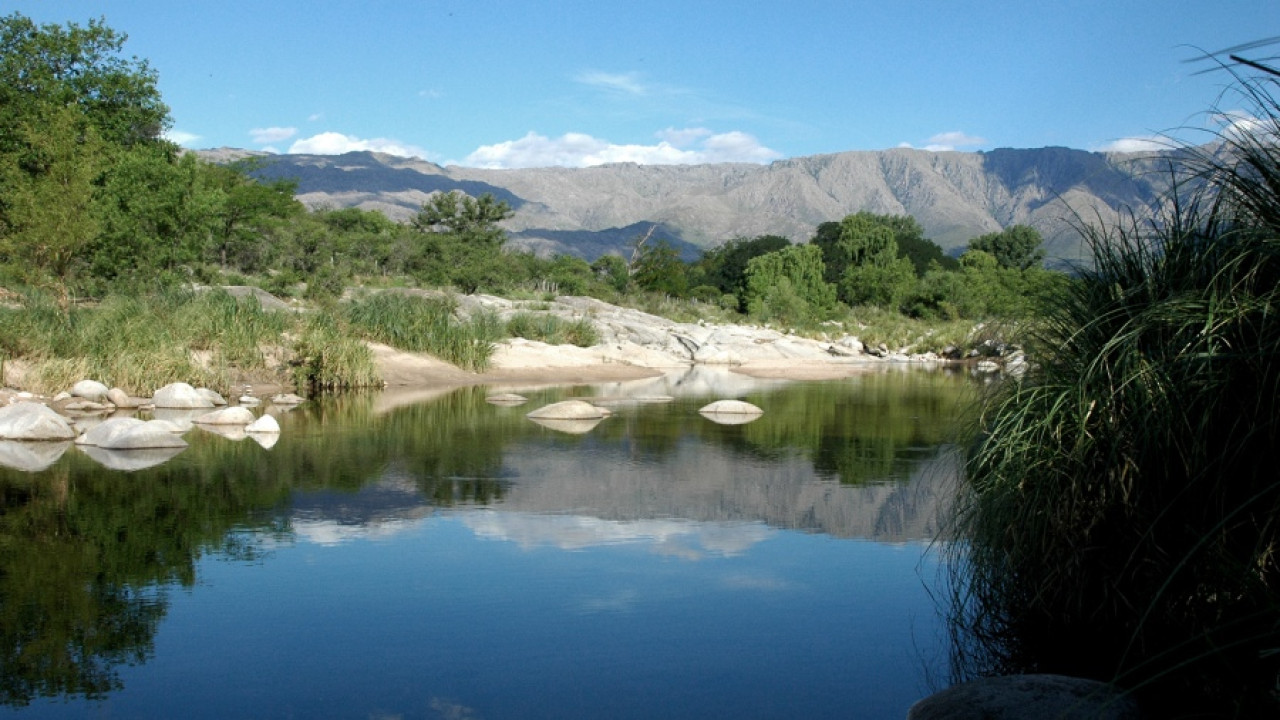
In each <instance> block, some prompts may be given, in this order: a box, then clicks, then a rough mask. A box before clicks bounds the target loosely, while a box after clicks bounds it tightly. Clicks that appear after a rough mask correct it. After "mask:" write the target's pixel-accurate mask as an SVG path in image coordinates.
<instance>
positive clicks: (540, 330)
mask: <svg viewBox="0 0 1280 720" xmlns="http://www.w3.org/2000/svg"><path fill="white" fill-rule="evenodd" d="M506 331H507V334H508V335H510V336H511V337H518V338H525V339H526V340H537V341H539V342H545V343H547V344H549V345H577V346H578V347H591V346H592V345H596V344H598V343H599V342H600V333H599V332H598V331H597V330H596V326H595V324H594V323H592V322H591V319H590V318H585V317H577V318H574V319H572V320H566V319H564V318H562V317H560V316H558V315H552V314H550V313H532V312H519V313H516V314H515V315H512V316H511V318H510V319H509V320H507V327H506Z"/></svg>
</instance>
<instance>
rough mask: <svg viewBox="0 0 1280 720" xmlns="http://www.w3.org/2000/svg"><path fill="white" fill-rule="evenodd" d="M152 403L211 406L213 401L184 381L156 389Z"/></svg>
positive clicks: (185, 407) (180, 407)
mask: <svg viewBox="0 0 1280 720" xmlns="http://www.w3.org/2000/svg"><path fill="white" fill-rule="evenodd" d="M151 404H153V405H155V406H156V407H158V408H175V409H190V408H211V407H213V402H212V401H210V400H209V398H207V397H205V396H204V395H202V394H200V392H199V391H198V390H196V389H195V388H193V387H191V386H190V385H188V384H186V383H184V382H177V383H171V384H169V385H165V386H164V387H162V388H160V389H159V390H157V391H156V394H155V395H153V396H152V398H151Z"/></svg>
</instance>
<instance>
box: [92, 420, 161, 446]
mask: <svg viewBox="0 0 1280 720" xmlns="http://www.w3.org/2000/svg"><path fill="white" fill-rule="evenodd" d="M145 424H146V421H145V420H140V419H138V418H132V417H116V418H107V419H106V420H103V421H102V422H100V423H98V424H97V425H94V426H93V427H91V428H89V429H88V430H85V431H84V433H83V434H82V435H81V436H80V437H78V438H76V444H77V445H101V444H102V443H104V442H109V441H110V440H111V439H112V438H114V437H116V436H117V435H123V434H124V433H126V432H128V431H130V430H132V429H134V428H137V427H141V426H143V425H145Z"/></svg>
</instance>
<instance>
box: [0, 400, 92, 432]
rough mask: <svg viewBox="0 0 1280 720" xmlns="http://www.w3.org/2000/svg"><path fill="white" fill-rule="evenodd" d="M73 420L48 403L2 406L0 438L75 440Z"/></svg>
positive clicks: (0, 411) (0, 410) (0, 412)
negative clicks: (50, 406)
mask: <svg viewBox="0 0 1280 720" xmlns="http://www.w3.org/2000/svg"><path fill="white" fill-rule="evenodd" d="M75 437H76V431H75V428H73V427H72V426H71V422H70V421H69V420H67V419H66V418H64V417H62V416H61V415H59V414H58V413H56V412H54V411H53V410H52V409H51V408H49V407H48V406H46V405H42V404H40V403H34V402H20V403H15V404H13V405H9V406H8V407H3V408H0V439H4V440H74V439H75Z"/></svg>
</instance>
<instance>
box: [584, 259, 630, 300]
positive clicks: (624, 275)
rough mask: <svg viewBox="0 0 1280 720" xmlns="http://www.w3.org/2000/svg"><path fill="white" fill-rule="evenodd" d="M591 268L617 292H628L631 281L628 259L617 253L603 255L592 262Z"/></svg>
mask: <svg viewBox="0 0 1280 720" xmlns="http://www.w3.org/2000/svg"><path fill="white" fill-rule="evenodd" d="M591 270H592V271H593V272H594V273H595V274H596V277H597V278H599V279H600V280H601V281H603V282H604V283H605V284H606V285H608V286H609V287H610V288H612V289H613V290H614V291H615V292H626V291H627V285H628V284H629V283H630V282H631V273H630V271H629V270H628V268H627V261H626V260H623V259H622V258H620V257H618V256H617V255H601V256H600V257H598V258H596V261H595V262H593V263H591Z"/></svg>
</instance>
